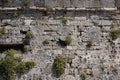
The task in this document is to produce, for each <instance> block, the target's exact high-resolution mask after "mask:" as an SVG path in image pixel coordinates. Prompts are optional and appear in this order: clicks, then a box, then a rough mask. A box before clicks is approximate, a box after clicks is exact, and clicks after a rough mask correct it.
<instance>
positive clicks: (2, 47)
mask: <svg viewBox="0 0 120 80" xmlns="http://www.w3.org/2000/svg"><path fill="white" fill-rule="evenodd" d="M9 49H14V50H18V51H21V52H24V45H23V44H14V45H1V44H0V53H2V52H4V51H6V50H9Z"/></svg>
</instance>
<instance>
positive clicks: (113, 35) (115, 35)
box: [110, 29, 120, 40]
mask: <svg viewBox="0 0 120 80" xmlns="http://www.w3.org/2000/svg"><path fill="white" fill-rule="evenodd" d="M110 34H111V38H112V40H115V39H117V38H118V37H119V35H120V29H119V30H111V31H110Z"/></svg>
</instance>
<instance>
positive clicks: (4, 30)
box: [0, 27, 6, 35]
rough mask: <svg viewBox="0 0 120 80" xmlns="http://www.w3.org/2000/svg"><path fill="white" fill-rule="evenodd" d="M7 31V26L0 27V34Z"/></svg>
mask: <svg viewBox="0 0 120 80" xmlns="http://www.w3.org/2000/svg"><path fill="white" fill-rule="evenodd" d="M5 32H6V29H5V27H3V28H0V35H3V34H5Z"/></svg>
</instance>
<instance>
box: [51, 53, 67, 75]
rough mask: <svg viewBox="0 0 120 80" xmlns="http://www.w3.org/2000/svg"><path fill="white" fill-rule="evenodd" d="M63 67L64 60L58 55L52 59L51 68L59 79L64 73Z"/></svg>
mask: <svg viewBox="0 0 120 80" xmlns="http://www.w3.org/2000/svg"><path fill="white" fill-rule="evenodd" d="M65 65H66V58H65V57H63V56H60V55H58V56H56V58H55V59H54V63H53V67H54V69H55V73H56V76H57V77H60V76H61V75H62V74H63V73H64V69H65Z"/></svg>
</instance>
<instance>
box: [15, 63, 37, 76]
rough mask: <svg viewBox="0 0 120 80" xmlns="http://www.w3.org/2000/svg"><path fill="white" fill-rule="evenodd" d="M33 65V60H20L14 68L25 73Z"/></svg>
mask: <svg viewBox="0 0 120 80" xmlns="http://www.w3.org/2000/svg"><path fill="white" fill-rule="evenodd" d="M34 66H35V63H34V62H33V61H27V62H21V63H19V65H18V66H17V68H16V70H17V73H20V74H25V73H28V71H29V70H30V69H32V68H33V67H34Z"/></svg>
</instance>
